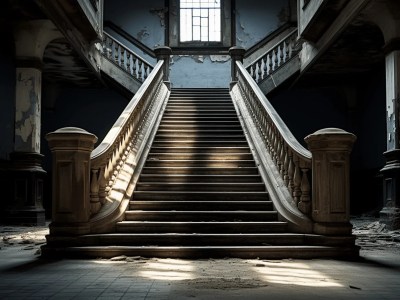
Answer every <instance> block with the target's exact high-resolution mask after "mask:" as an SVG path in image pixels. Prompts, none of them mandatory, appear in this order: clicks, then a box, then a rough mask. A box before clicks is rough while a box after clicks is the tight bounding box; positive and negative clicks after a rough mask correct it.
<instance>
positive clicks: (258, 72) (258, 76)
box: [256, 59, 262, 82]
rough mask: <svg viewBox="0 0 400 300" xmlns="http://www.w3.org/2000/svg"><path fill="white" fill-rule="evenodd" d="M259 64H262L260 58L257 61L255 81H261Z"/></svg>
mask: <svg viewBox="0 0 400 300" xmlns="http://www.w3.org/2000/svg"><path fill="white" fill-rule="evenodd" d="M261 64H262V59H260V60H259V61H258V62H257V68H258V71H257V81H256V82H259V81H261Z"/></svg>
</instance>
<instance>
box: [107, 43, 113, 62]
mask: <svg viewBox="0 0 400 300" xmlns="http://www.w3.org/2000/svg"><path fill="white" fill-rule="evenodd" d="M107 39H108V48H107V58H108V59H110V60H111V59H112V49H113V40H112V39H110V38H107Z"/></svg>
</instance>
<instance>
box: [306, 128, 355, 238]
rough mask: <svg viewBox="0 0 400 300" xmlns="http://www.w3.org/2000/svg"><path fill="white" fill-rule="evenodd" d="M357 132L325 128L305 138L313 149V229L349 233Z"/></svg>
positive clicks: (322, 232)
mask: <svg viewBox="0 0 400 300" xmlns="http://www.w3.org/2000/svg"><path fill="white" fill-rule="evenodd" d="M355 140H356V136H355V135H354V134H351V133H348V132H346V131H343V130H341V129H338V128H326V129H322V130H319V131H317V132H315V133H313V134H310V135H309V136H307V137H306V138H305V141H306V142H307V144H308V148H309V150H310V151H311V153H312V187H313V190H312V219H313V221H314V232H315V233H317V234H327V235H350V234H351V229H352V226H351V224H350V186H349V184H350V183H349V182H350V178H349V176H350V153H351V150H352V147H353V144H354V142H355Z"/></svg>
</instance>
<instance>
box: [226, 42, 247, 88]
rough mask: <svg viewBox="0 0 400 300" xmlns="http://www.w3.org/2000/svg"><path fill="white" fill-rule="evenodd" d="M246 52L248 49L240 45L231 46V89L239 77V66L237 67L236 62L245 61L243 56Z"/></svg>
mask: <svg viewBox="0 0 400 300" xmlns="http://www.w3.org/2000/svg"><path fill="white" fill-rule="evenodd" d="M245 53H246V50H245V49H244V48H242V47H239V46H234V47H231V48H229V55H230V56H231V60H232V61H231V83H230V89H232V87H233V86H234V85H235V84H236V83H237V81H238V78H237V68H236V62H237V61H239V62H241V63H243V58H244V54H245Z"/></svg>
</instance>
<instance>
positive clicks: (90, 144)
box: [46, 127, 97, 236]
mask: <svg viewBox="0 0 400 300" xmlns="http://www.w3.org/2000/svg"><path fill="white" fill-rule="evenodd" d="M46 139H47V141H48V143H49V147H50V150H51V152H52V172H53V178H52V182H53V194H52V209H53V211H52V223H51V224H50V235H56V236H57V235H80V234H86V233H89V232H90V226H89V217H90V154H91V152H92V151H93V148H94V144H95V143H96V142H97V137H96V136H95V135H94V134H91V133H89V132H87V131H85V130H83V129H80V128H76V127H65V128H61V129H58V130H56V131H54V132H51V133H49V134H47V135H46Z"/></svg>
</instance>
